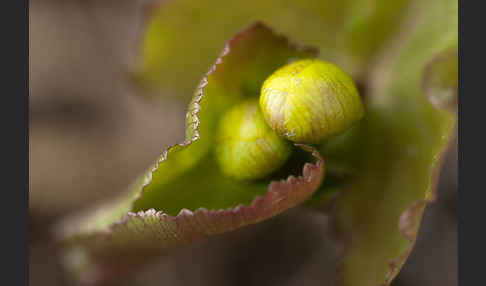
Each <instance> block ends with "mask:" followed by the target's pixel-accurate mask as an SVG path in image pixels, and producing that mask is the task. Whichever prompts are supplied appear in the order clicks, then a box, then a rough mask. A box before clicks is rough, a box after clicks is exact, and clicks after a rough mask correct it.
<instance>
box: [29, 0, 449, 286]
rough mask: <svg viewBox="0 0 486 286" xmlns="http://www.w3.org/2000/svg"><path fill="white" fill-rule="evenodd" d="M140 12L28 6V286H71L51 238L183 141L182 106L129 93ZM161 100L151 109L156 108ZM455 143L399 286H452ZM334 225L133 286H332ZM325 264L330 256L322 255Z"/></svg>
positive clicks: (250, 235)
mask: <svg viewBox="0 0 486 286" xmlns="http://www.w3.org/2000/svg"><path fill="white" fill-rule="evenodd" d="M139 2H143V1H135V0H134V1H129V0H119V1H115V0H113V1H111V0H98V1H96V0H84V1H73V0H32V1H31V10H30V18H31V19H30V84H31V91H32V92H31V97H30V118H31V121H30V214H31V217H30V220H31V229H30V231H31V234H30V284H31V285H33V286H41V285H50V286H56V285H68V284H67V280H66V277H65V276H64V273H63V272H62V269H61V267H60V265H59V261H58V258H57V256H56V252H55V248H54V245H53V242H52V240H51V237H50V228H51V226H52V224H53V223H54V222H55V221H57V220H58V219H59V218H61V217H62V216H64V215H66V214H67V213H69V212H73V211H76V210H79V209H81V208H82V207H84V206H86V205H89V204H92V203H94V202H97V201H100V200H102V199H106V198H110V197H112V196H113V195H115V194H116V193H117V192H119V191H121V190H123V189H124V187H126V186H127V185H128V184H129V183H130V182H131V181H132V180H133V179H134V178H135V177H136V176H137V175H138V174H140V173H141V172H142V171H143V170H144V169H145V168H146V167H147V166H148V165H149V164H151V163H152V161H153V160H154V158H156V156H157V155H159V154H160V153H161V152H162V151H163V150H164V149H165V148H166V147H167V146H168V145H170V144H173V143H177V142H181V141H182V139H183V136H184V109H185V105H186V102H185V101H184V100H183V101H177V100H175V99H174V98H173V97H164V96H163V95H157V96H145V95H147V94H146V93H147V91H145V90H141V89H140V88H138V87H137V86H136V85H135V84H133V83H132V81H131V77H130V75H129V71H131V70H133V68H134V66H135V64H136V62H137V57H136V56H137V55H138V47H137V46H136V43H137V42H139V40H140V39H139V38H140V37H141V36H142V34H141V33H140V30H141V28H142V27H143V22H142V21H141V19H140V18H138V17H137V15H138V13H139V12H140V10H139V9H140V7H142V6H141V5H137V4H138V3H139ZM155 98H156V99H155ZM457 195H458V185H457V142H454V144H453V147H452V148H451V150H450V151H449V153H448V155H447V160H446V162H445V165H444V168H443V170H442V174H441V177H440V184H439V200H438V202H437V203H435V204H432V205H430V206H429V207H428V208H427V209H426V212H425V216H424V220H423V224H422V227H421V230H420V234H419V238H418V241H417V243H416V246H415V249H414V250H413V252H412V255H411V256H410V258H409V259H408V261H407V263H406V264H405V267H404V269H403V270H402V272H401V273H400V274H399V276H398V277H397V279H396V280H395V281H394V282H393V285H394V286H411V285H414V286H422V285H424V286H425V285H442V286H456V285H457V284H458V282H457V215H458V214H457ZM326 224H327V218H326V217H325V216H324V215H321V214H318V213H315V212H312V211H310V210H303V209H298V210H295V211H290V212H288V213H287V214H285V215H283V216H281V217H278V218H276V219H273V220H270V221H268V222H265V223H262V224H259V225H255V226H250V227H248V228H245V229H243V230H239V231H237V232H235V233H231V234H226V235H223V236H221V237H217V238H214V239H210V240H208V241H205V242H202V243H200V244H197V245H194V246H190V247H187V248H184V249H182V250H181V251H178V252H176V253H175V252H174V253H172V254H169V256H168V257H164V258H161V259H160V261H159V262H158V263H156V264H154V265H152V266H151V267H148V268H147V271H146V272H144V273H141V274H139V275H138V276H137V277H134V278H133V279H132V280H130V281H129V282H127V285H248V284H249V285H327V284H326V283H323V281H326V280H325V277H327V275H330V276H332V271H333V269H331V268H329V267H326V262H325V257H326V255H327V256H332V255H338V252H339V249H340V245H339V244H338V243H337V242H335V241H332V239H331V238H329V236H328V235H327V234H326V233H325V232H326ZM321 253H326V255H319V254H321Z"/></svg>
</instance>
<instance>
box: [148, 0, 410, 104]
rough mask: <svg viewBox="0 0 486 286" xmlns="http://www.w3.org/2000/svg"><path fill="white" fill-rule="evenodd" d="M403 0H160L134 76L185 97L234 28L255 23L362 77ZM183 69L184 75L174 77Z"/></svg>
mask: <svg viewBox="0 0 486 286" xmlns="http://www.w3.org/2000/svg"><path fill="white" fill-rule="evenodd" d="M409 2H410V0H396V1H388V0H354V1H351V0H342V1H334V0H303V1H296V0H288V1H276V0H266V1H258V0H236V1H224V0H208V1H204V2H198V1H192V0H179V1H165V2H164V3H162V4H161V5H160V6H157V7H155V8H154V10H153V17H152V19H151V21H150V22H149V27H148V30H147V33H146V38H145V42H144V43H143V45H142V47H143V50H142V59H143V62H142V66H141V71H140V74H139V77H140V79H141V80H142V81H143V82H144V83H145V84H147V85H149V86H152V87H156V88H158V89H161V90H164V91H166V93H167V94H174V95H177V96H187V95H189V94H190V93H191V92H192V90H193V89H194V88H195V87H196V85H197V83H198V81H199V79H200V75H201V74H202V73H204V72H205V71H206V69H207V67H208V66H209V65H210V64H211V63H212V62H213V61H214V59H215V58H216V57H217V52H218V51H219V48H220V47H221V46H222V45H223V43H224V42H225V41H226V39H228V38H230V37H231V35H232V34H233V33H234V31H236V30H238V29H240V27H243V26H245V25H248V24H249V23H251V22H253V21H255V20H261V21H264V22H265V23H267V24H269V25H270V26H272V27H278V29H279V31H281V32H282V33H283V34H285V35H288V36H289V37H291V38H292V39H295V40H296V41H298V42H299V43H304V44H312V45H315V46H317V47H319V49H320V51H321V57H322V58H323V59H325V60H326V61H330V62H332V63H334V64H336V65H338V66H339V67H341V68H342V69H344V71H346V72H348V73H350V74H352V75H355V76H360V77H361V76H363V75H365V73H366V71H367V69H368V66H369V65H370V63H371V61H372V59H373V56H375V55H377V54H378V53H379V52H380V50H381V48H382V46H383V44H384V43H385V42H386V40H387V39H388V38H389V37H390V35H392V34H393V32H394V31H395V30H396V28H397V27H398V26H399V24H400V23H401V21H402V16H403V11H404V7H406V6H407V5H408V4H409ZM181 74H184V77H181V76H179V75H181Z"/></svg>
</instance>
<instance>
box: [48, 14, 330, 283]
mask: <svg viewBox="0 0 486 286" xmlns="http://www.w3.org/2000/svg"><path fill="white" fill-rule="evenodd" d="M315 54H316V51H315V50H313V49H311V48H299V47H297V46H295V45H294V44H292V43H290V42H289V41H288V40H287V39H286V38H284V37H282V36H280V35H277V34H275V33H274V32H273V31H272V30H270V29H269V28H267V27H266V26H264V25H263V24H261V23H259V22H257V23H255V24H253V25H251V26H250V27H249V28H247V29H245V30H244V31H242V32H240V33H238V34H236V35H235V36H234V37H233V38H232V39H231V40H230V41H229V42H228V43H227V45H226V46H225V48H224V50H223V52H222V54H221V56H220V57H219V58H218V59H217V60H216V63H215V64H214V65H213V66H212V68H211V69H210V71H209V72H208V73H207V75H206V76H205V77H204V78H203V80H202V81H201V84H200V86H199V88H198V89H197V90H196V93H195V96H194V98H193V100H192V102H191V104H190V107H189V111H188V113H187V118H186V123H187V139H186V141H185V142H184V143H183V144H179V145H176V146H173V147H171V148H169V150H168V151H167V152H165V153H164V154H163V155H162V156H161V157H160V158H159V159H158V161H157V163H156V164H155V166H154V167H153V168H151V169H150V170H149V171H148V172H147V174H145V176H144V177H143V178H142V179H141V180H139V181H138V182H137V183H136V184H135V185H134V187H133V188H131V191H130V192H129V193H128V194H126V195H125V196H123V197H121V198H119V199H117V200H115V201H113V202H111V203H110V204H107V205H102V206H98V207H97V208H96V209H94V210H88V211H87V212H86V213H84V214H80V215H79V216H78V217H74V218H71V219H68V220H66V221H65V222H63V224H62V225H60V226H59V228H58V233H57V235H58V236H59V237H60V239H61V241H62V242H63V245H64V247H65V253H66V256H65V257H66V260H65V264H66V265H67V266H68V268H70V270H71V271H72V272H73V273H75V274H76V275H77V277H78V279H79V280H81V281H84V282H86V283H88V282H90V283H104V282H106V281H111V280H112V279H114V278H116V277H118V275H119V273H124V272H128V271H129V270H134V269H135V268H136V266H140V265H143V263H144V262H147V261H149V260H150V259H151V258H154V257H156V256H157V255H160V254H161V253H163V251H165V250H167V249H168V248H170V247H174V246H176V245H180V244H184V243H189V242H194V241H197V240H199V239H202V238H203V237H206V236H210V235H214V234H219V233H223V232H226V231H230V230H233V229H236V228H239V227H242V226H245V225H248V224H252V223H257V222H260V221H262V220H265V219H268V218H270V217H273V216H275V215H277V214H279V213H282V212H283V211H285V210H286V209H288V208H291V207H294V206H296V205H298V204H300V203H301V202H303V201H304V200H306V199H308V198H309V197H310V196H311V195H312V194H313V193H314V192H315V191H316V190H317V189H318V187H319V186H320V184H321V182H322V180H323V177H324V165H323V164H324V163H323V160H322V158H321V157H320V155H319V153H318V152H317V151H316V150H315V149H314V148H313V147H310V146H306V145H300V144H295V146H296V147H294V148H295V150H294V152H293V155H292V158H290V159H289V161H288V163H287V164H286V166H284V167H283V168H282V169H281V170H279V171H278V172H277V174H275V176H272V178H269V179H266V180H259V181H237V180H234V179H231V178H229V177H226V176H224V175H223V174H222V172H221V170H220V169H219V166H218V165H217V164H216V161H215V156H214V149H215V148H213V146H214V145H215V143H216V141H215V140H216V138H215V136H214V135H213V130H214V129H215V127H216V124H217V123H218V120H219V118H220V116H221V115H222V113H223V112H224V111H226V110H228V108H229V107H231V106H233V105H235V104H238V103H239V102H242V101H244V100H246V99H248V98H252V97H254V98H258V96H259V94H260V86H261V85H262V83H263V81H264V80H265V79H266V78H267V77H268V76H269V75H270V74H271V73H272V72H273V71H274V70H276V69H277V68H279V67H280V66H283V65H285V64H287V63H288V62H290V61H293V60H297V59H300V58H308V57H314V56H315ZM93 281H94V282H93Z"/></svg>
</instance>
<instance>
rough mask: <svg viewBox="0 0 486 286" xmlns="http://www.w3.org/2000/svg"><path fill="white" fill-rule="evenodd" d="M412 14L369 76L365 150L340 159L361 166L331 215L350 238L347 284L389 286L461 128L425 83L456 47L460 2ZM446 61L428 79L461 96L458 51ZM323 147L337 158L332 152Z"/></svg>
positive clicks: (423, 4)
mask: <svg viewBox="0 0 486 286" xmlns="http://www.w3.org/2000/svg"><path fill="white" fill-rule="evenodd" d="M408 13H409V15H410V16H409V20H408V21H407V22H406V23H405V25H404V26H403V27H402V30H401V31H399V32H398V33H397V37H396V39H395V40H394V41H393V42H392V43H390V46H389V47H388V51H387V52H386V53H384V54H383V55H382V56H381V57H382V58H381V59H380V62H379V63H378V64H377V66H376V67H375V69H374V70H373V71H372V74H370V76H369V79H370V80H369V82H368V85H369V89H368V92H369V94H366V95H365V96H366V101H367V103H366V106H367V116H366V118H365V120H364V121H363V122H362V124H361V125H360V126H359V129H360V131H359V133H360V137H361V138H360V139H358V141H359V149H358V148H356V147H350V148H349V150H351V151H349V152H351V154H353V156H352V157H351V158H352V161H350V160H351V159H346V157H345V156H342V157H341V161H343V162H348V163H349V162H351V163H352V165H353V166H354V167H355V168H356V169H355V170H354V172H353V178H352V180H353V183H352V184H349V185H348V186H346V188H344V189H343V190H342V192H341V193H340V196H339V197H338V198H337V202H336V204H335V205H334V208H333V210H332V212H331V214H332V216H334V217H335V218H336V221H337V224H338V227H339V228H340V230H341V232H342V235H343V238H344V239H345V241H346V242H347V250H346V252H347V254H346V258H345V260H344V264H343V266H342V271H341V273H340V281H341V282H342V285H360V286H367V285H369V286H377V285H388V284H389V283H390V281H391V280H392V279H393V277H395V276H396V274H397V273H398V272H399V270H400V268H401V266H402V265H403V263H404V262H405V260H406V258H407V256H408V254H409V253H410V251H411V247H412V246H413V243H414V241H415V239H416V235H417V231H418V228H419V224H420V220H421V217H422V212H423V209H424V207H425V206H426V204H427V202H429V201H431V200H433V199H434V197H435V193H434V190H435V182H436V180H437V176H438V171H439V169H440V167H441V158H442V155H443V153H444V152H445V149H446V148H447V146H448V144H449V142H450V140H451V136H452V134H453V130H454V128H455V127H454V126H455V121H456V114H455V113H454V112H453V109H452V112H451V109H446V110H442V109H437V108H436V107H434V106H433V105H432V104H430V102H429V101H428V99H430V97H426V96H424V92H427V91H426V90H422V89H421V87H422V82H423V81H424V78H423V75H424V73H423V71H424V67H425V66H426V65H427V63H429V62H430V61H431V60H432V59H435V58H437V55H441V54H442V51H443V50H450V49H452V51H454V46H456V47H457V1H452V0H451V1H449V0H447V1H439V0H436V1H417V2H415V5H414V6H413V7H411V9H410V10H409V12H408ZM450 54H451V53H449V55H450ZM452 55H454V52H452ZM447 59H448V60H447V61H446V63H447V64H443V65H441V66H440V68H439V69H434V68H432V70H431V69H429V70H428V72H429V73H432V74H426V77H428V78H429V79H430V78H440V80H439V82H441V83H442V82H446V83H447V88H449V90H450V92H452V93H454V92H455V93H456V92H457V85H455V84H454V83H455V82H457V79H456V76H457V64H454V61H457V56H456V57H455V58H454V56H452V57H449V58H447ZM443 74H445V75H447V76H443ZM446 79H447V80H446ZM455 80H456V81H455ZM428 84H429V83H428V82H427V81H426V85H425V87H426V89H427V88H428V86H427V85H428ZM353 146H355V145H353ZM326 148H327V149H326ZM357 150H360V152H357ZM321 151H322V154H323V156H324V158H325V159H326V160H327V158H328V157H331V158H332V154H333V152H334V151H333V149H329V148H328V147H323V148H321ZM344 154H346V153H344ZM357 154H359V155H357ZM329 164H332V162H329Z"/></svg>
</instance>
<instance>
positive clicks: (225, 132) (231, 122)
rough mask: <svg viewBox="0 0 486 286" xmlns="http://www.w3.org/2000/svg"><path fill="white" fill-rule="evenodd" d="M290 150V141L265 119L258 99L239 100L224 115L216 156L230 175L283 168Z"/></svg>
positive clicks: (253, 175)
mask: <svg viewBox="0 0 486 286" xmlns="http://www.w3.org/2000/svg"><path fill="white" fill-rule="evenodd" d="M290 152H291V148H290V144H289V143H288V142H286V141H285V140H284V139H282V138H280V137H279V136H278V135H277V134H275V132H273V131H272V129H270V127H269V126H268V125H267V124H266V123H265V119H264V118H263V116H262V114H261V111H260V108H259V106H258V101H257V100H256V99H255V100H249V101H245V102H243V103H241V104H238V105H237V106H235V107H233V108H232V109H230V110H229V111H227V112H226V113H225V114H223V116H222V118H221V119H220V124H219V130H218V143H217V146H216V157H217V160H218V162H219V165H220V167H221V170H222V172H223V173H225V174H226V175H228V176H230V177H233V178H235V179H239V180H252V179H259V178H263V177H265V176H267V175H269V174H270V173H272V172H273V171H275V170H277V169H278V168H280V167H281V166H282V165H283V164H284V163H285V161H286V160H287V158H288V157H289V155H290Z"/></svg>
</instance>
